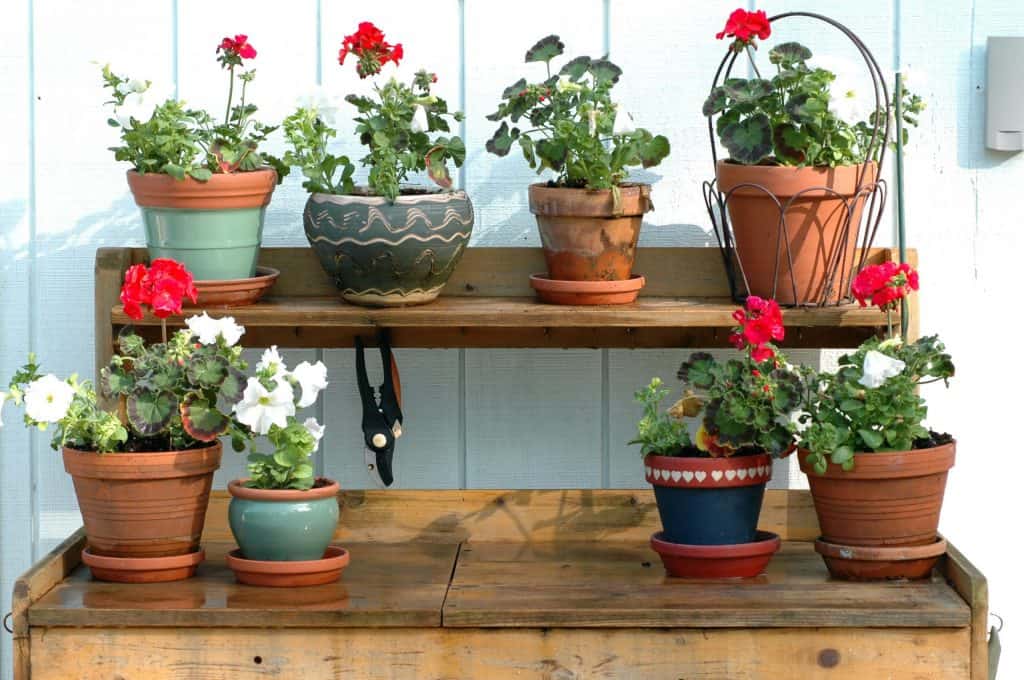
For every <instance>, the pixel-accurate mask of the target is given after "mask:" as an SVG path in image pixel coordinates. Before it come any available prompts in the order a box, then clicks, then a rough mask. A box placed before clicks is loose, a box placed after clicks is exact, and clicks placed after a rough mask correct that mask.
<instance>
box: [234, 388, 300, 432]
mask: <svg viewBox="0 0 1024 680" xmlns="http://www.w3.org/2000/svg"><path fill="white" fill-rule="evenodd" d="M276 382H277V387H275V388H274V389H273V390H267V388H265V387H264V386H263V384H262V383H260V381H259V380H257V379H256V378H249V382H247V383H246V385H245V391H243V392H242V400H241V401H240V402H238V403H237V404H235V406H234V411H235V414H236V415H237V416H238V420H239V421H240V422H241V423H242V424H243V425H246V426H248V427H249V429H250V430H252V431H253V432H255V433H256V434H267V433H268V432H270V428H271V426H273V425H277V426H278V427H287V425H288V418H289V417H291V416H294V415H295V403H294V397H295V393H294V392H293V391H292V386H291V383H289V382H288V381H287V380H278V381H276Z"/></svg>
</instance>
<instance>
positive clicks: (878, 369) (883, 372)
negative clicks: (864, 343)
mask: <svg viewBox="0 0 1024 680" xmlns="http://www.w3.org/2000/svg"><path fill="white" fill-rule="evenodd" d="M906 367H907V365H906V364H905V363H903V362H902V361H900V360H899V359H893V358H892V357H890V356H887V355H885V354H882V353H881V352H878V351H876V350H871V351H870V352H868V353H867V354H866V355H865V356H864V375H862V376H861V378H860V380H859V381H858V382H859V383H860V384H861V385H863V386H864V387H868V388H871V389H874V388H876V387H880V386H881V385H882V384H883V383H885V381H886V380H888V379H889V378H892V377H893V376H897V375H899V374H900V373H902V372H903V369H904V368H906Z"/></svg>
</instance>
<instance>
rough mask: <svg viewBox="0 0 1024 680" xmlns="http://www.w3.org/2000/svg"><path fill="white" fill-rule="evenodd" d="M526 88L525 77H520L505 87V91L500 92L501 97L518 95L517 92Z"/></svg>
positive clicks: (510, 97)
mask: <svg viewBox="0 0 1024 680" xmlns="http://www.w3.org/2000/svg"><path fill="white" fill-rule="evenodd" d="M525 89H526V78H520V79H519V80H517V81H516V82H514V83H512V84H511V85H509V86H508V87H506V88H505V91H504V92H502V93H501V98H502V99H512V98H514V97H518V96H519V93H520V92H522V91H523V90H525Z"/></svg>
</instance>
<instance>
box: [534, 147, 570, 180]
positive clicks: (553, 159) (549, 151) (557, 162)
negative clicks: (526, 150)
mask: <svg viewBox="0 0 1024 680" xmlns="http://www.w3.org/2000/svg"><path fill="white" fill-rule="evenodd" d="M535 148H536V151H537V155H538V156H540V157H541V160H542V161H543V163H542V166H546V167H549V168H551V169H552V170H555V171H556V172H558V171H561V169H562V168H563V167H564V166H565V159H566V157H567V156H568V153H569V151H568V149H567V148H566V146H565V143H564V142H561V141H559V140H555V139H542V140H540V141H538V142H537V144H536V145H535Z"/></svg>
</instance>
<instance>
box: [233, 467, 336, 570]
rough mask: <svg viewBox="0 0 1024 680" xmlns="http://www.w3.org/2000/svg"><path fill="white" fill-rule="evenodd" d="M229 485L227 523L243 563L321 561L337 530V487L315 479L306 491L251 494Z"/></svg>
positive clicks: (238, 483)
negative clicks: (250, 561) (312, 485)
mask: <svg viewBox="0 0 1024 680" xmlns="http://www.w3.org/2000/svg"><path fill="white" fill-rule="evenodd" d="M245 482H246V480H244V479H236V480H235V481H233V482H231V483H230V484H228V492H229V493H230V494H231V503H230V504H229V506H228V522H229V524H230V525H231V533H232V534H234V536H235V540H236V541H237V542H238V546H239V547H240V548H241V550H242V552H241V557H242V558H244V559H247V560H254V561H262V562H288V561H293V562H297V561H315V560H319V559H321V558H322V557H323V555H324V551H325V550H326V549H327V545H328V544H329V543H330V542H331V539H333V538H334V531H335V529H336V528H337V524H338V514H339V512H338V499H337V494H338V491H339V486H338V483H337V482H335V481H332V480H328V479H318V480H317V482H316V485H315V486H314V487H313V488H312V489H309V490H306V491H300V490H297V489H253V488H249V487H247V486H245Z"/></svg>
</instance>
